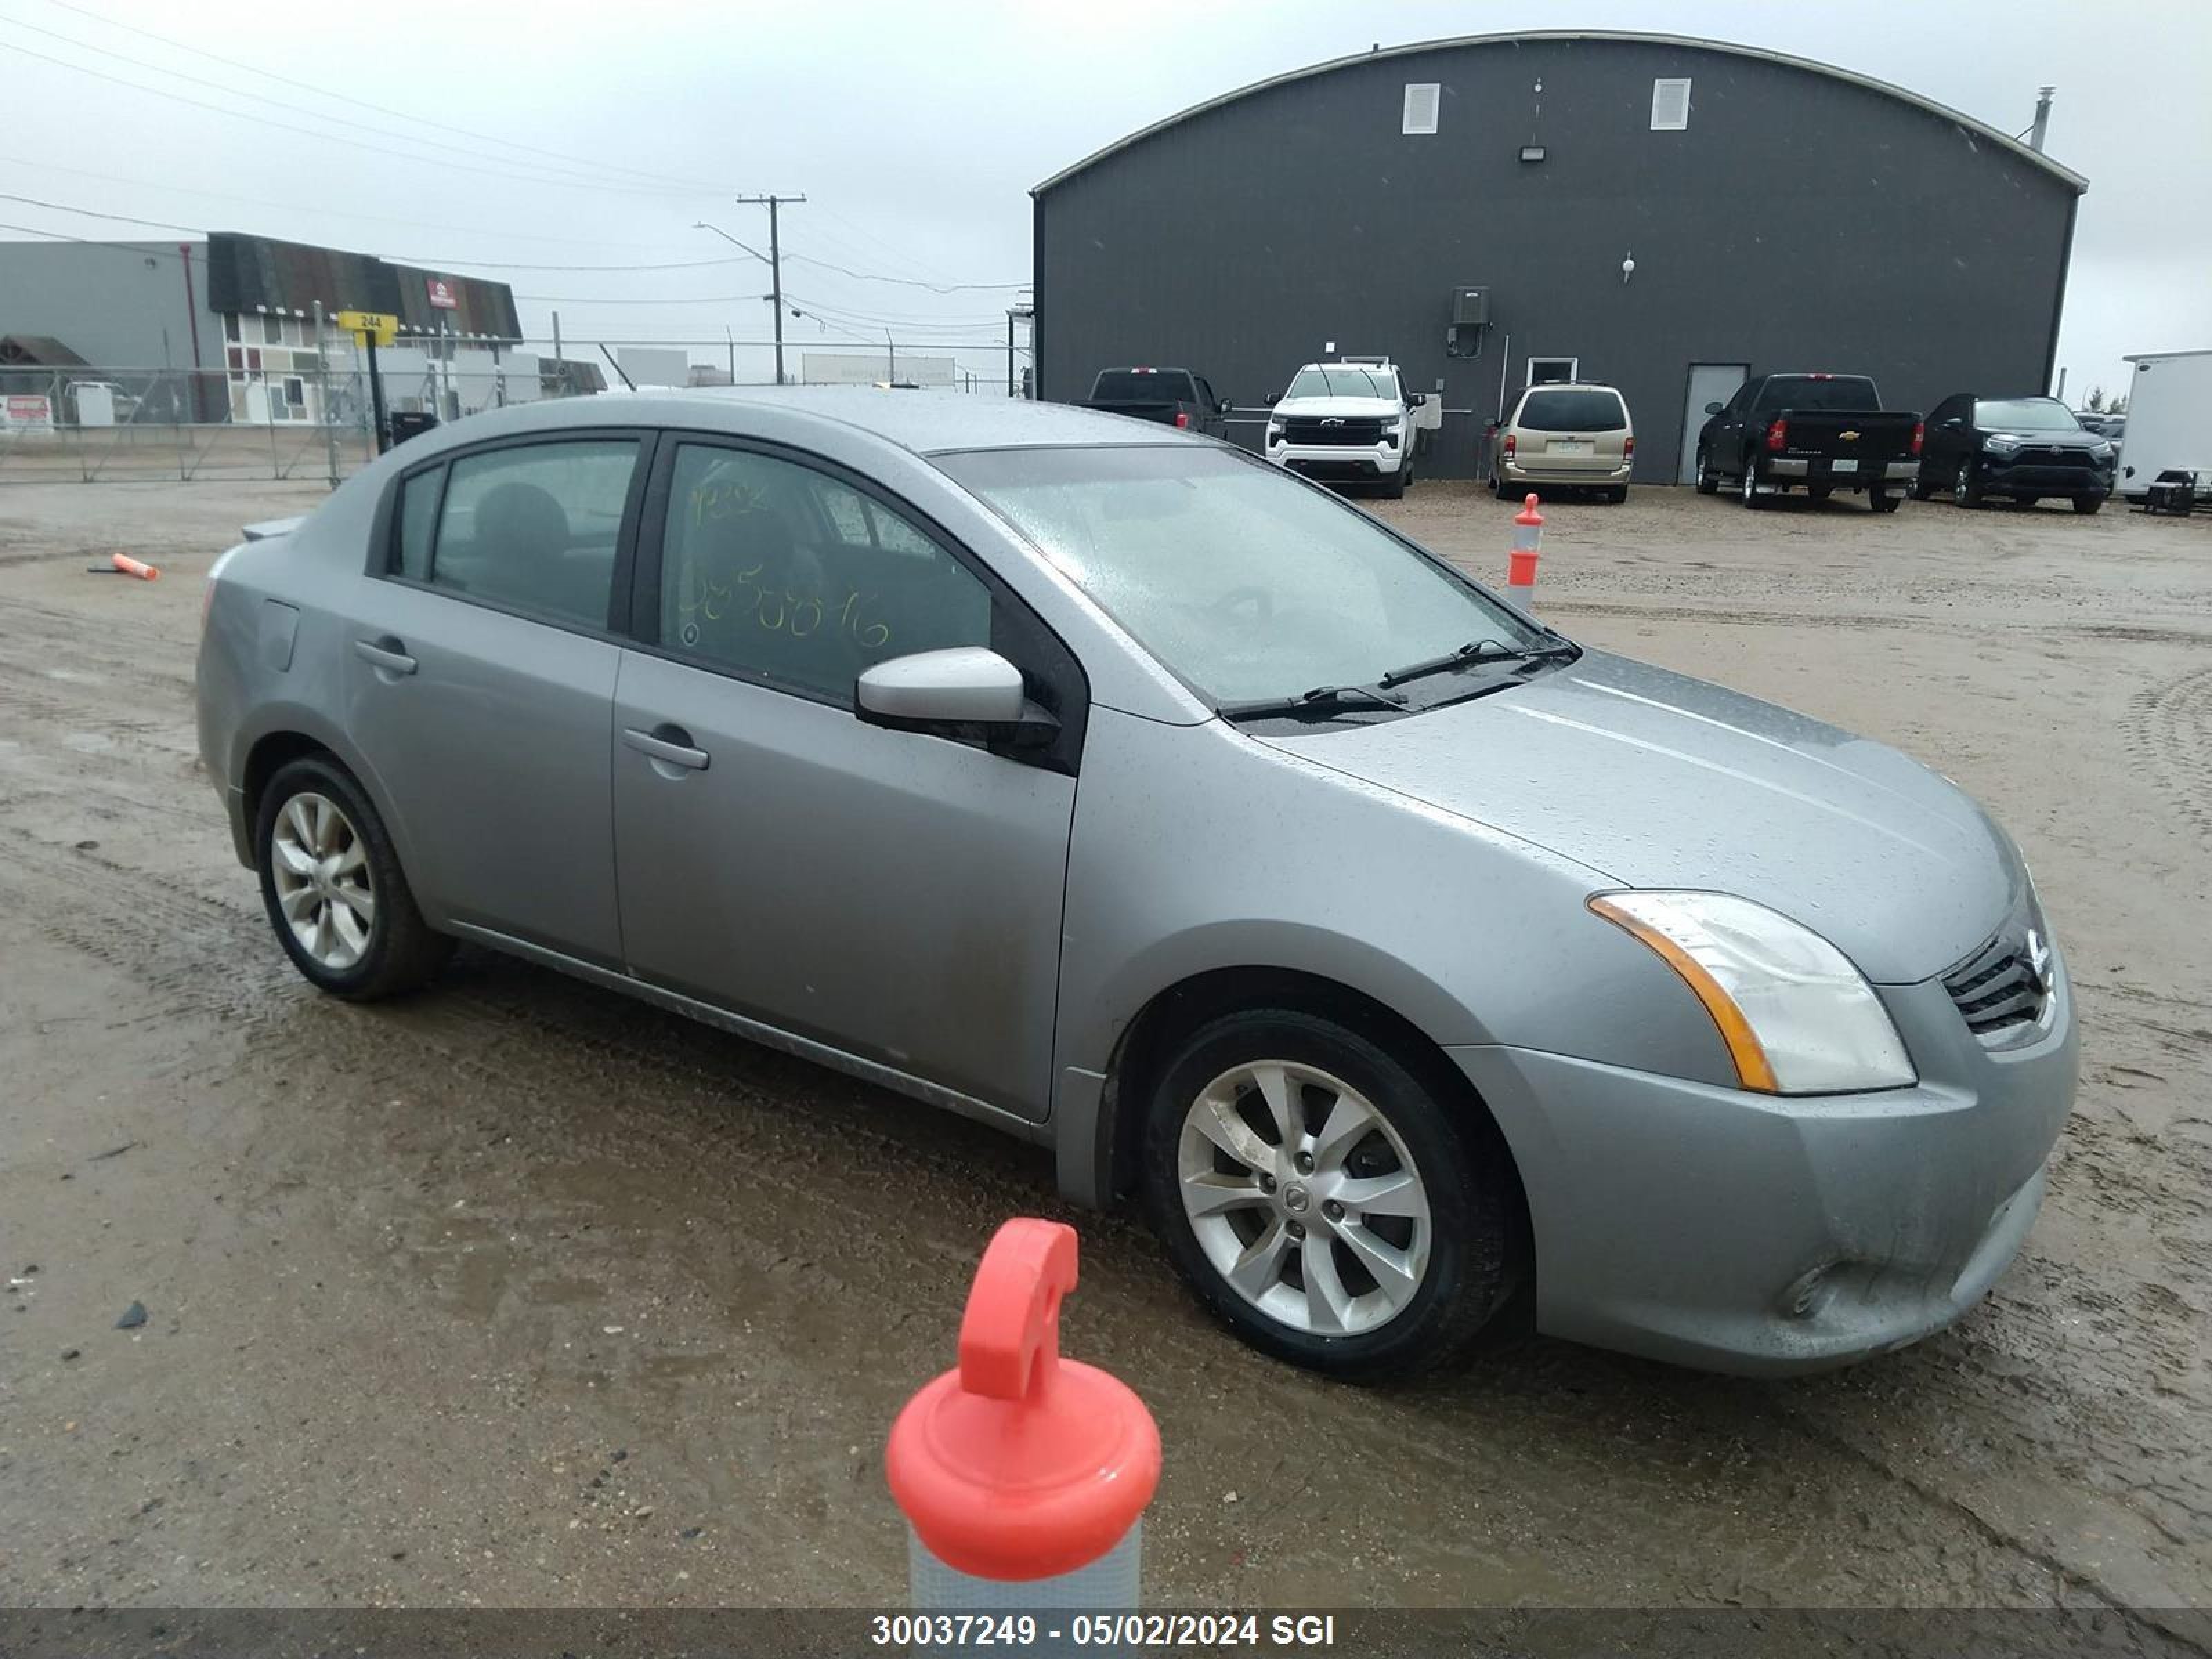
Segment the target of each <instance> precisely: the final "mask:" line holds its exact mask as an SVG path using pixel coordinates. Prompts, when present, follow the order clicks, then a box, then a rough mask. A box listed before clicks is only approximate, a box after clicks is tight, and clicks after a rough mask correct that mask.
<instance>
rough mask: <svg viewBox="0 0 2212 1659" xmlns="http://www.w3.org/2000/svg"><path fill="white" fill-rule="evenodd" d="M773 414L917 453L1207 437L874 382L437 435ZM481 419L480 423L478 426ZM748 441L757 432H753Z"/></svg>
mask: <svg viewBox="0 0 2212 1659" xmlns="http://www.w3.org/2000/svg"><path fill="white" fill-rule="evenodd" d="M751 410H775V411H776V412H778V413H780V414H790V415H793V416H802V417H809V418H811V419H815V420H822V421H832V422H836V423H837V424H839V425H841V426H846V427H851V428H858V429H859V430H860V431H863V432H867V433H870V434H872V435H874V436H876V437H878V438H881V439H883V440H884V441H886V442H888V443H892V444H896V445H897V446H898V447H901V448H902V449H908V450H911V451H913V452H914V453H915V454H917V455H941V454H945V453H949V452H951V451H953V450H961V449H1021V448H1066V447H1106V446H1121V447H1127V446H1130V445H1158V444H1163V443H1179V442H1181V443H1202V442H1205V441H1206V440H1205V439H1202V438H1199V437H1196V436H1194V435H1186V434H1182V433H1178V432H1176V431H1173V430H1172V429H1170V428H1166V427H1163V426H1159V425H1157V424H1154V423H1152V422H1137V421H1132V420H1130V419H1129V418H1128V417H1127V416H1121V415H1107V414H1100V413H1097V412H1094V411H1093V410H1087V409H1075V408H1072V407H1070V406H1069V405H1067V404H1046V403H1033V402H1030V401H1028V400H1026V399H1023V398H1001V397H999V396H996V395H995V394H989V393H983V392H952V391H934V392H932V391H904V390H900V389H896V388H882V387H877V386H701V387H696V388H690V389H676V388H668V389H659V388H647V389H646V390H643V391H639V392H599V393H597V394H595V395H593V396H591V397H587V398H559V399H553V400H547V401H542V402H535V403H530V404H520V405H514V406H511V407H510V408H508V409H507V410H501V411H498V412H497V413H487V414H484V415H477V416H471V417H470V418H469V420H468V421H467V422H455V423H453V425H452V426H449V427H447V428H444V430H445V431H446V432H449V433H453V434H454V435H457V436H458V435H460V434H461V433H462V432H463V431H464V430H465V431H467V432H470V433H480V434H482V435H483V436H486V437H490V436H493V435H495V432H496V431H497V429H498V428H504V429H505V430H506V431H507V432H517V431H536V430H553V429H557V428H562V427H568V426H608V425H623V426H628V425H639V426H652V425H661V424H665V425H669V426H682V427H690V428H695V429H705V430H708V431H712V430H714V429H716V428H724V427H726V428H727V429H728V430H730V431H731V432H732V433H738V434H744V433H747V432H749V431H751V430H752V428H751V427H750V423H748V422H745V421H744V419H743V418H742V417H743V416H744V414H746V413H747V412H748V411H751ZM479 423H482V424H479ZM754 435H758V434H757V433H755V434H754Z"/></svg>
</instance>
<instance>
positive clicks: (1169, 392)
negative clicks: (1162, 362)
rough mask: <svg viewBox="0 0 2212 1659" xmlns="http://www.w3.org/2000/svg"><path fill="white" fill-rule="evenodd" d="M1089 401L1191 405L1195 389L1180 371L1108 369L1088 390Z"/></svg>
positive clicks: (1187, 375) (1175, 369) (1195, 399)
mask: <svg viewBox="0 0 2212 1659" xmlns="http://www.w3.org/2000/svg"><path fill="white" fill-rule="evenodd" d="M1178 400H1180V401H1182V402H1184V403H1192V404H1194V403H1196V402H1197V401H1198V389H1197V388H1196V387H1195V386H1192V385H1191V383H1190V376H1189V374H1188V373H1186V372H1185V371H1184V370H1182V369H1179V368H1109V369H1107V370H1105V371H1104V372H1103V373H1102V374H1100V375H1099V376H1098V379H1097V383H1096V384H1095V385H1093V386H1091V401H1092V402H1094V403H1102V404H1105V403H1112V404H1171V403H1175V402H1176V401H1178Z"/></svg>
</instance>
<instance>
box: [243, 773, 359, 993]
mask: <svg viewBox="0 0 2212 1659" xmlns="http://www.w3.org/2000/svg"><path fill="white" fill-rule="evenodd" d="M269 857H270V875H271V877H272V878H273V880H274V881H275V884H276V902H277V905H278V907H279V908H281V909H282V910H283V915H284V921H285V924H286V925H287V926H288V927H290V928H291V930H292V937H293V938H294V939H296V940H298V941H299V945H300V948H301V950H302V951H306V952H307V955H308V956H310V957H313V959H314V961H315V962H316V963H317V964H318V965H319V966H320V967H323V968H325V969H329V970H330V971H331V972H332V973H343V972H344V971H345V970H346V969H349V968H352V967H354V966H356V964H358V963H360V961H361V959H362V957H363V956H365V955H366V954H367V953H368V946H369V941H370V939H371V938H372V937H374V931H375V927H376V894H375V890H374V884H373V882H372V881H371V879H370V877H369V872H368V848H366V847H364V846H363V845H362V839H361V836H360V833H359V832H358V831H357V830H356V829H355V828H354V826H353V823H352V821H351V820H350V819H349V818H348V817H346V815H345V813H344V811H343V810H341V809H340V807H339V806H338V805H337V802H336V801H333V800H331V799H330V798H329V797H328V796H327V795H320V794H317V793H313V791H309V790H303V791H301V793H299V794H296V795H295V796H293V797H292V798H291V799H289V800H288V801H286V802H285V803H284V807H283V811H280V812H279V813H277V815H276V823H275V824H274V825H273V826H271V828H270V834H269Z"/></svg>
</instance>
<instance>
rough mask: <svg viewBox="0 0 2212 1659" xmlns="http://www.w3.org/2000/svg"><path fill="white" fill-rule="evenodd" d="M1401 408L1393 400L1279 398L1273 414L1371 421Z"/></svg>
mask: <svg viewBox="0 0 2212 1659" xmlns="http://www.w3.org/2000/svg"><path fill="white" fill-rule="evenodd" d="M1402 408H1403V405H1402V404H1400V403H1399V402H1398V400H1397V399H1396V398H1278V399H1276V402H1275V410H1274V412H1275V413H1276V414H1277V415H1297V416H1308V415H1322V416H1328V415H1356V416H1359V417H1360V418H1361V419H1362V420H1372V419H1374V418H1376V416H1383V417H1385V418H1387V417H1389V416H1392V415H1395V414H1398V413H1399V412H1401V409H1402Z"/></svg>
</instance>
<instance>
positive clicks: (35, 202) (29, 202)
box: [0, 190, 204, 236]
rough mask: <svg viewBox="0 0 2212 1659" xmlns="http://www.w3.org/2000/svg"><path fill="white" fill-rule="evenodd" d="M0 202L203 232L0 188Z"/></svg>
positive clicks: (83, 215)
mask: <svg viewBox="0 0 2212 1659" xmlns="http://www.w3.org/2000/svg"><path fill="white" fill-rule="evenodd" d="M0 202H21V204H23V205H24V206H25V207H35V208H46V209H47V210H50V211H52V212H55V213H74V214H77V215H80V216H82V217H84V218H87V219H113V220H115V221H116V222H118V223H120V224H126V225H152V226H155V228H158V229H161V230H181V231H185V232H186V233H188V234H191V235H194V236H198V235H202V234H204V232H203V231H202V230H201V229H200V228H199V227H198V226H197V225H179V224H172V223H171V222H169V221H168V220H167V219H142V218H140V217H139V216H137V214H135V213H102V212H101V211H100V210H99V209H97V208H82V207H71V206H70V204H68V203H67V202H42V201H40V199H39V198H38V197H35V196H11V195H9V193H8V192H7V191H4V190H0Z"/></svg>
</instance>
